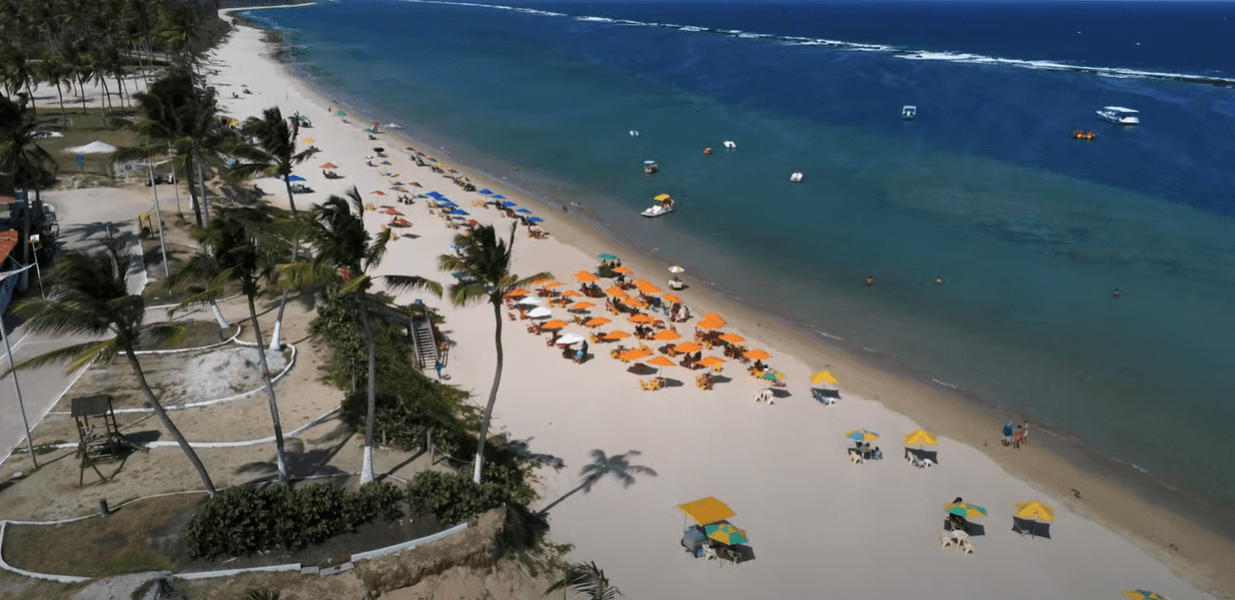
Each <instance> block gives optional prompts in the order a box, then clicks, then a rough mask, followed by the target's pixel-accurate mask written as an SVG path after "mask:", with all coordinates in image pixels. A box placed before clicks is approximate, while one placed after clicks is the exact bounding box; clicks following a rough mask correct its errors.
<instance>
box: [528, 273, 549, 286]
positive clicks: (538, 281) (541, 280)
mask: <svg viewBox="0 0 1235 600" xmlns="http://www.w3.org/2000/svg"><path fill="white" fill-rule="evenodd" d="M551 281H553V278H552V277H550V276H548V275H546V276H544V277H538V278H536V280H535V281H533V282H532V285H540V284H542V283H549V282H551Z"/></svg>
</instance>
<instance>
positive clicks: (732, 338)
mask: <svg viewBox="0 0 1235 600" xmlns="http://www.w3.org/2000/svg"><path fill="white" fill-rule="evenodd" d="M720 339H721V340H724V341H726V342H729V343H730V344H740V343H742V342H745V341H746V338H744V337H742V336H740V335H738V334H736V333H726V334H725V335H722V336H720Z"/></svg>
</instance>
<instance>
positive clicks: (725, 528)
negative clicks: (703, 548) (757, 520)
mask: <svg viewBox="0 0 1235 600" xmlns="http://www.w3.org/2000/svg"><path fill="white" fill-rule="evenodd" d="M703 532H704V533H706V534H707V536H708V537H709V538H711V539H714V540H716V541H718V542H720V543H722V544H724V545H726V546H734V545H737V544H746V543H748V541H747V539H746V532H745V531H742V530H741V529H738V528H737V527H734V526H733V525H730V524H728V523H712V524H710V525H704V526H703Z"/></svg>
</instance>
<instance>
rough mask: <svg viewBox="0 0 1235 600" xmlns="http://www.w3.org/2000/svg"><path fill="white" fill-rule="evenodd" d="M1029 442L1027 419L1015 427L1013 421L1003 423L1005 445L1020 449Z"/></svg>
mask: <svg viewBox="0 0 1235 600" xmlns="http://www.w3.org/2000/svg"><path fill="white" fill-rule="evenodd" d="M1028 443H1029V421H1025V422H1024V423H1021V424H1020V425H1017V426H1016V428H1015V429H1013V427H1012V421H1008V422H1007V423H1004V424H1003V445H1004V446H1011V447H1013V448H1017V449H1020V447H1021V446H1022V445H1024V444H1028Z"/></svg>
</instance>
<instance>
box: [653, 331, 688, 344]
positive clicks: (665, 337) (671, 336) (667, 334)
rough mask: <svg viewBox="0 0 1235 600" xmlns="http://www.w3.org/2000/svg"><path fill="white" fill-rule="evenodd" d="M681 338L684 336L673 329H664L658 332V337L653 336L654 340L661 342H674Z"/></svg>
mask: <svg viewBox="0 0 1235 600" xmlns="http://www.w3.org/2000/svg"><path fill="white" fill-rule="evenodd" d="M681 337H682V334H680V333H678V332H676V331H674V330H672V329H662V330H660V331H657V332H656V335H654V336H652V339H654V340H661V341H665V342H672V341H673V340H676V339H680V338H681Z"/></svg>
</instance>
